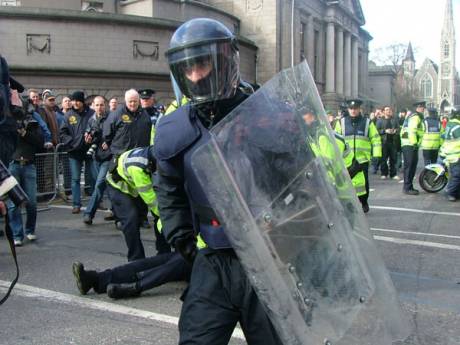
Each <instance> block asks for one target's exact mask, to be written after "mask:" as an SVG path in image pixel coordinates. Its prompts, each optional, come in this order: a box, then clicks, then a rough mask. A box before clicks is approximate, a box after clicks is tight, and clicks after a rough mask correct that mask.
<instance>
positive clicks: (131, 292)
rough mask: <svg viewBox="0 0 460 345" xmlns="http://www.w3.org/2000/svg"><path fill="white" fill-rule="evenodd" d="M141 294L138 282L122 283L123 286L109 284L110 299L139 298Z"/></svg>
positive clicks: (108, 293) (108, 294)
mask: <svg viewBox="0 0 460 345" xmlns="http://www.w3.org/2000/svg"><path fill="white" fill-rule="evenodd" d="M140 294H141V289H140V287H139V284H138V283H137V282H135V283H122V284H109V285H108V286H107V296H109V297H110V298H115V299H118V298H128V297H137V296H139V295H140Z"/></svg>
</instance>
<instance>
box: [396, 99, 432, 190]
mask: <svg viewBox="0 0 460 345" xmlns="http://www.w3.org/2000/svg"><path fill="white" fill-rule="evenodd" d="M414 106H415V113H412V114H411V115H409V116H407V117H406V119H405V120H404V124H403V126H402V129H401V146H402V153H403V157H404V187H403V192H404V193H405V194H408V195H418V193H419V191H418V190H417V189H415V188H414V185H413V184H412V182H413V180H414V176H415V171H416V169H417V163H418V148H419V146H420V145H421V143H422V139H423V134H424V132H425V130H424V125H423V113H424V111H425V107H426V102H425V101H421V102H417V103H414Z"/></svg>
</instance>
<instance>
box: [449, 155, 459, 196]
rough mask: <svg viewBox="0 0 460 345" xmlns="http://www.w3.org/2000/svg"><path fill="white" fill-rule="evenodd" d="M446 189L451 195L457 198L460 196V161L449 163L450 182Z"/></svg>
mask: <svg viewBox="0 0 460 345" xmlns="http://www.w3.org/2000/svg"><path fill="white" fill-rule="evenodd" d="M446 191H447V195H449V196H453V197H455V198H457V199H458V198H459V197H460V161H459V162H457V163H454V164H449V182H448V183H447V188H446Z"/></svg>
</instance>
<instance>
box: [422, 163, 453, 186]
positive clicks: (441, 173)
mask: <svg viewBox="0 0 460 345" xmlns="http://www.w3.org/2000/svg"><path fill="white" fill-rule="evenodd" d="M448 179H449V171H448V169H447V167H446V165H445V164H444V163H441V164H439V163H435V164H428V165H427V166H426V167H425V168H423V170H422V172H421V173H420V175H419V177H418V182H419V184H420V187H422V189H423V190H424V191H426V192H428V193H437V192H439V191H441V190H443V189H444V187H445V186H446V185H447V181H448Z"/></svg>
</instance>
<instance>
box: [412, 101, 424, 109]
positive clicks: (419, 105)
mask: <svg viewBox="0 0 460 345" xmlns="http://www.w3.org/2000/svg"><path fill="white" fill-rule="evenodd" d="M414 107H416V108H417V107H424V108H426V102H425V101H418V102H415V103H414Z"/></svg>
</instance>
